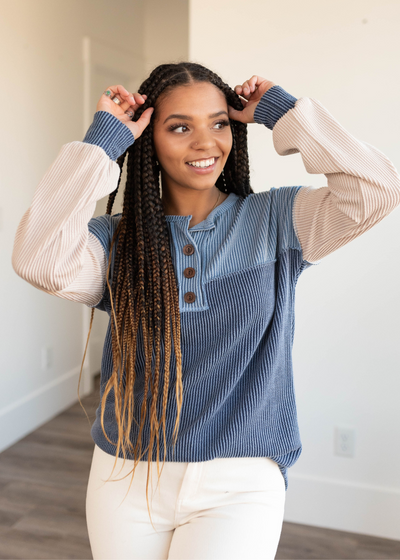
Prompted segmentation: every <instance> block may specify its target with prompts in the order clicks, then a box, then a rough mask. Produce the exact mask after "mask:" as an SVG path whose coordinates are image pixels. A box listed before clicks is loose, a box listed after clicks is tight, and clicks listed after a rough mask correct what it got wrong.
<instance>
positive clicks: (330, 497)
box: [284, 469, 400, 540]
mask: <svg viewBox="0 0 400 560" xmlns="http://www.w3.org/2000/svg"><path fill="white" fill-rule="evenodd" d="M288 477H289V486H288V490H287V493H286V505H285V516H284V521H289V522H292V523H302V524H304V525H314V526H316V527H324V528H326V529H335V530H339V531H348V532H351V533H361V534H364V535H369V536H375V537H381V538H385V539H394V540H400V490H399V489H398V488H388V487H384V486H372V485H371V486H370V485H366V484H357V483H353V482H349V481H345V480H334V479H328V478H322V477H314V476H305V475H301V474H297V473H293V474H291V473H290V469H289V470H288Z"/></svg>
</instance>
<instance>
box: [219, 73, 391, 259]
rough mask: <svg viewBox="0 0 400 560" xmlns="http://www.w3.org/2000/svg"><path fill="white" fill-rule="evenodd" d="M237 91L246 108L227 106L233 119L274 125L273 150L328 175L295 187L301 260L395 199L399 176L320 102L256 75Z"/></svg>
mask: <svg viewBox="0 0 400 560" xmlns="http://www.w3.org/2000/svg"><path fill="white" fill-rule="evenodd" d="M235 90H236V93H238V94H240V95H242V96H243V97H244V98H245V99H244V100H243V101H242V103H243V106H244V109H243V111H235V110H233V109H232V108H230V117H231V118H234V119H237V120H240V121H241V122H248V123H250V122H257V123H260V124H264V125H265V126H266V127H268V128H269V129H271V130H272V136H273V142H274V147H275V149H276V151H277V152H278V154H280V155H290V154H294V153H298V152H300V154H301V157H302V159H303V162H304V165H305V168H306V170H307V171H308V173H321V174H324V175H325V176H326V178H327V186H326V187H320V188H312V187H303V188H301V189H299V192H298V194H297V196H296V199H295V201H294V209H293V221H294V227H295V230H296V233H297V236H298V238H299V241H300V244H301V247H302V251H303V258H304V259H305V260H306V261H308V262H317V261H319V260H320V259H322V258H323V257H325V256H327V255H329V254H330V253H332V252H333V251H335V250H336V249H338V248H339V247H342V246H343V245H345V244H346V243H348V242H349V241H351V240H352V239H355V238H356V237H358V236H359V235H361V234H362V233H364V232H366V231H367V230H369V229H370V228H371V227H372V226H373V225H375V224H377V223H378V222H380V221H381V220H382V219H383V218H384V217H385V216H387V215H388V214H389V213H390V212H391V211H392V210H393V209H394V208H396V206H398V205H399V204H400V176H399V174H398V172H397V170H396V168H395V167H394V165H393V163H392V162H391V161H390V160H389V159H388V158H387V157H386V156H385V155H384V154H383V153H382V152H380V151H379V150H377V149H376V148H374V147H373V146H370V145H369V144H367V143H365V142H361V141H359V140H357V139H356V138H354V136H352V135H351V134H350V133H349V132H347V131H346V130H345V129H344V128H343V127H342V126H341V125H340V124H339V123H338V122H337V121H336V119H335V118H334V117H333V116H332V115H331V114H330V113H329V111H328V110H327V109H325V107H323V105H322V104H321V103H320V102H319V101H317V100H315V99H312V98H308V97H303V98H300V99H296V98H295V97H293V96H292V95H290V94H289V93H287V92H286V91H285V90H284V89H283V88H281V87H280V86H277V85H275V84H273V82H269V81H267V80H266V79H265V78H262V77H260V76H253V77H252V78H250V79H249V80H247V81H246V82H244V84H243V85H239V86H236V88H235ZM260 93H261V95H260Z"/></svg>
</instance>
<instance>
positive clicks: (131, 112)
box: [125, 109, 135, 119]
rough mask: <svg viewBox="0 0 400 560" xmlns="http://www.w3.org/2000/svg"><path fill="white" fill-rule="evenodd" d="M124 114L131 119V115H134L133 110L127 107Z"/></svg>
mask: <svg viewBox="0 0 400 560" xmlns="http://www.w3.org/2000/svg"><path fill="white" fill-rule="evenodd" d="M125 114H126V115H128V117H129V118H130V119H132V118H133V115H134V114H135V113H134V112H133V111H131V110H129V109H128V111H125Z"/></svg>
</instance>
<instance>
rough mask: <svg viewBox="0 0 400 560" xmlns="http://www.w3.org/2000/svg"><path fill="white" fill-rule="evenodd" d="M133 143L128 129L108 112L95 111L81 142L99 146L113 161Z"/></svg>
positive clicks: (132, 137) (133, 139)
mask: <svg viewBox="0 0 400 560" xmlns="http://www.w3.org/2000/svg"><path fill="white" fill-rule="evenodd" d="M134 141H135V137H134V136H133V134H132V132H131V131H130V130H129V128H128V127H127V126H126V125H125V124H124V123H123V122H121V121H120V120H119V119H117V117H114V115H112V114H111V113H109V112H108V111H96V113H95V114H94V118H93V122H92V124H91V125H90V126H89V128H88V131H87V132H86V135H85V138H84V139H83V142H86V143H87V144H95V145H96V146H100V148H103V150H104V151H105V152H106V154H107V155H108V156H109V157H110V158H111V159H112V160H114V161H116V160H117V158H118V157H119V156H120V155H122V154H123V153H124V152H125V151H126V150H127V149H128V148H129V146H131V145H132V144H133V142H134Z"/></svg>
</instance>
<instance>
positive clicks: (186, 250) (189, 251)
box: [182, 243, 194, 255]
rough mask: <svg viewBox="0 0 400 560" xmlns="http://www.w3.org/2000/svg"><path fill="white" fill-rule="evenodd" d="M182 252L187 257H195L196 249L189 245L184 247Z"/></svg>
mask: <svg viewBox="0 0 400 560" xmlns="http://www.w3.org/2000/svg"><path fill="white" fill-rule="evenodd" d="M182 251H183V252H184V254H185V255H193V253H194V247H193V245H192V244H191V243H188V244H187V245H184V247H183V249H182Z"/></svg>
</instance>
